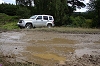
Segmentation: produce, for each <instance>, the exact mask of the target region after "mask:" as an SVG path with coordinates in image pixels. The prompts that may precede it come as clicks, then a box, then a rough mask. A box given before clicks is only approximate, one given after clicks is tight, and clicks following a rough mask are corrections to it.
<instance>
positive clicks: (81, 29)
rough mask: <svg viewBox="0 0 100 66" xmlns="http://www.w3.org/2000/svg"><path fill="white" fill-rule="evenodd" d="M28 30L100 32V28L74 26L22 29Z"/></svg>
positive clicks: (80, 32) (76, 32)
mask: <svg viewBox="0 0 100 66" xmlns="http://www.w3.org/2000/svg"><path fill="white" fill-rule="evenodd" d="M22 30H27V31H46V32H60V33H71V34H100V29H91V28H72V27H53V28H50V29H49V28H35V29H22Z"/></svg>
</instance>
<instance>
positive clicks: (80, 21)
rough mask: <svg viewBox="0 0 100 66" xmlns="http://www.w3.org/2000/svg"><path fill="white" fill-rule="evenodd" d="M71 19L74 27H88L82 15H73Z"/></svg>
mask: <svg viewBox="0 0 100 66" xmlns="http://www.w3.org/2000/svg"><path fill="white" fill-rule="evenodd" d="M70 20H71V21H72V23H71V26H72V27H86V21H85V18H84V17H82V16H77V17H73V16H71V17H70Z"/></svg>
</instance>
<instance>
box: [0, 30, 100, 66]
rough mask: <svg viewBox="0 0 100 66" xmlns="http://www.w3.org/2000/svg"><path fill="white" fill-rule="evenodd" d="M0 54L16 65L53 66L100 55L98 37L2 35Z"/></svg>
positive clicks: (40, 33) (38, 33) (32, 33)
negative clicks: (28, 63) (13, 59)
mask: <svg viewBox="0 0 100 66" xmlns="http://www.w3.org/2000/svg"><path fill="white" fill-rule="evenodd" d="M0 51H1V53H2V54H3V55H4V56H12V57H15V58H16V61H20V62H25V61H28V62H34V63H37V64H40V65H43V66H56V65H57V64H58V63H59V62H61V63H63V62H65V61H69V60H70V61H72V60H73V61H74V60H75V59H73V57H76V56H77V57H82V58H84V57H83V56H84V55H87V56H88V55H89V56H90V55H100V34H67V33H59V32H46V31H27V30H26V31H25V30H24V31H18V32H16V31H8V32H1V33H0ZM93 57H94V56H93ZM63 64H64V63H63ZM66 64H67V63H66Z"/></svg>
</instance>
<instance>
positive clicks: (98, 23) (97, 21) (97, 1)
mask: <svg viewBox="0 0 100 66" xmlns="http://www.w3.org/2000/svg"><path fill="white" fill-rule="evenodd" d="M88 9H89V11H92V13H93V14H92V15H94V17H92V19H93V22H94V23H93V27H99V28H100V0H90V2H89V4H88Z"/></svg>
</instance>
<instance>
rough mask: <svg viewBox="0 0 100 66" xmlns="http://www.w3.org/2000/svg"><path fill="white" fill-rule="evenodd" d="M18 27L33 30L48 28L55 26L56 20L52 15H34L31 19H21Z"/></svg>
mask: <svg viewBox="0 0 100 66" xmlns="http://www.w3.org/2000/svg"><path fill="white" fill-rule="evenodd" d="M17 25H18V26H19V27H20V28H27V29H31V28H34V27H45V26H46V27H48V28H51V27H52V26H54V18H53V16H51V15H34V16H31V17H30V18H29V19H20V20H19V22H18V23H17Z"/></svg>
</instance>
